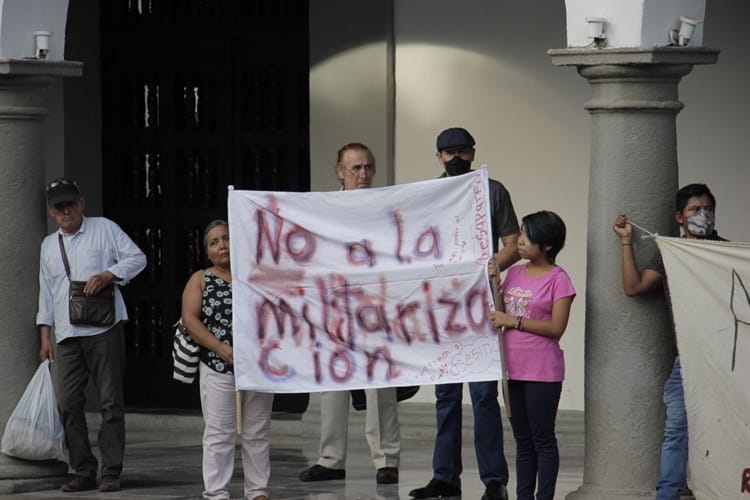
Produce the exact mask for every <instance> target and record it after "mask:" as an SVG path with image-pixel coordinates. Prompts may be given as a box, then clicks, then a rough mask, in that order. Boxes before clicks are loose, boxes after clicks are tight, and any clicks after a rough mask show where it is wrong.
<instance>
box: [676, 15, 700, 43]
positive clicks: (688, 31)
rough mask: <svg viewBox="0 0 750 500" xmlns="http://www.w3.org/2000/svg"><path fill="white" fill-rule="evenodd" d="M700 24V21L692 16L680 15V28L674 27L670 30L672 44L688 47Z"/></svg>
mask: <svg viewBox="0 0 750 500" xmlns="http://www.w3.org/2000/svg"><path fill="white" fill-rule="evenodd" d="M698 24H700V21H699V20H697V19H694V18H692V17H687V16H680V29H673V30H670V31H669V42H670V43H671V44H672V45H679V46H680V47H687V45H688V44H689V43H690V39H691V38H692V37H693V32H695V27H696V26H698Z"/></svg>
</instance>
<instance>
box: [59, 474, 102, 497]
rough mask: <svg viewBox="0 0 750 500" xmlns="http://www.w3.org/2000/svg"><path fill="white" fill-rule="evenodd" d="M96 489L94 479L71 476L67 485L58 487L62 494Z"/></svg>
mask: <svg viewBox="0 0 750 500" xmlns="http://www.w3.org/2000/svg"><path fill="white" fill-rule="evenodd" d="M95 488H96V478H95V477H89V476H73V478H72V479H71V480H70V481H68V482H67V483H63V485H62V486H60V491H62V492H63V493H73V492H75V491H86V490H93V489H95Z"/></svg>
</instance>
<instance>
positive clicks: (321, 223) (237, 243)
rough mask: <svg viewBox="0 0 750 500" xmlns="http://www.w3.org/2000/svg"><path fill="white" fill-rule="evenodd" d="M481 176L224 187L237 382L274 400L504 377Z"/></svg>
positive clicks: (485, 186) (485, 195)
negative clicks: (348, 187)
mask: <svg viewBox="0 0 750 500" xmlns="http://www.w3.org/2000/svg"><path fill="white" fill-rule="evenodd" d="M488 205H489V194H488V183H487V172H486V170H485V169H481V170H477V171H473V172H471V173H469V174H466V175H462V176H457V177H448V178H442V179H436V180H431V181H425V182H417V183H413V184H405V185H400V186H392V187H386V188H373V189H358V190H353V191H338V192H326V193H322V192H314V193H281V192H261V191H239V190H230V192H229V226H230V235H231V239H230V241H231V259H232V274H233V292H232V295H233V318H232V321H233V330H234V360H235V379H236V384H237V387H238V388H239V389H248V390H258V391H268V392H280V393H284V392H315V391H324V390H339V389H354V388H377V387H388V386H410V385H423V384H436V383H449V382H465V381H477V380H492V379H499V378H500V376H501V375H500V374H501V369H500V358H499V354H498V343H497V334H496V332H495V331H494V329H493V328H492V325H491V323H490V320H489V312H490V310H491V307H492V306H491V304H492V298H491V293H490V290H489V280H488V273H487V262H488V259H489V258H490V257H491V255H492V243H491V226H490V216H489V206H488Z"/></svg>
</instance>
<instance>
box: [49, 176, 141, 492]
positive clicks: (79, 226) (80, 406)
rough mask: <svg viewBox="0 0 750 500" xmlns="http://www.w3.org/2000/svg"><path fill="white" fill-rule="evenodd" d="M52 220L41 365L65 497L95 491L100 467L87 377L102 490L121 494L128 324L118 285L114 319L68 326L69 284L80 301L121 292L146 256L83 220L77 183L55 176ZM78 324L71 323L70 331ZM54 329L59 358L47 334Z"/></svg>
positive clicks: (96, 221) (101, 224) (107, 223)
mask: <svg viewBox="0 0 750 500" xmlns="http://www.w3.org/2000/svg"><path fill="white" fill-rule="evenodd" d="M47 206H48V209H49V214H50V215H51V216H52V218H53V219H54V220H55V222H56V223H57V225H58V227H59V229H58V230H57V231H55V232H54V233H52V234H50V235H49V236H47V237H46V238H44V241H42V249H41V256H40V266H39V310H38V313H37V316H36V323H37V325H38V327H39V334H40V341H41V347H40V349H39V357H40V358H41V359H42V360H45V359H49V360H50V361H55V364H56V366H57V375H58V376H57V377H56V380H55V393H56V394H57V403H58V407H59V408H60V413H61V416H62V422H63V427H64V429H65V441H66V444H67V446H68V451H69V453H70V467H71V468H72V469H73V470H74V471H75V474H74V475H73V477H72V478H71V479H70V480H69V481H67V482H66V483H64V484H63V485H62V486H61V487H60V491H62V492H66V493H67V492H75V491H84V490H91V489H94V488H96V473H97V467H98V462H97V459H96V457H95V456H94V455H93V453H92V452H91V444H90V443H89V437H88V428H87V426H86V414H85V412H84V400H85V398H84V390H85V388H86V384H87V382H88V380H89V378H91V379H92V380H93V382H94V386H95V387H96V390H97V391H98V396H99V404H100V406H101V412H102V422H101V426H100V429H99V436H98V439H97V442H98V445H99V451H100V453H101V460H102V468H101V474H102V478H101V483H100V485H99V491H102V492H108V491H117V490H119V489H120V472H121V471H122V458H123V453H124V450H125V410H124V402H123V378H124V371H125V333H124V330H123V322H124V321H126V320H127V319H128V315H127V311H126V309H125V302H124V301H123V298H122V294H121V293H120V290H119V289H118V286H115V287H114V301H115V315H114V322H113V323H112V324H111V325H104V326H101V325H93V324H80V323H77V322H74V321H71V317H70V309H69V294H70V282H71V281H83V282H85V283H86V284H85V286H84V288H83V294H84V295H85V296H94V295H97V294H98V293H99V292H100V291H101V290H102V289H104V288H105V287H107V286H108V285H110V284H111V283H114V284H115V285H119V286H122V285H125V284H126V283H127V282H128V281H130V280H131V279H133V278H134V277H135V276H136V275H138V273H139V272H141V271H142V270H143V268H144V267H146V256H145V255H144V254H143V252H141V250H140V249H139V248H138V246H136V244H135V243H133V240H131V239H130V238H129V237H128V235H127V234H125V233H124V232H123V231H122V229H120V227H119V226H118V225H117V224H115V223H114V222H112V221H111V220H109V219H105V218H104V217H85V216H84V215H83V210H84V207H85V202H84V199H83V196H82V195H81V192H80V190H79V189H78V184H76V182H75V181H73V180H72V179H69V178H67V177H58V178H57V179H55V180H54V181H52V182H50V183H49V185H47ZM74 323H75V324H74ZM53 327H54V329H55V342H56V343H57V349H56V353H55V350H54V349H53V344H52V338H51V332H52V328H53Z"/></svg>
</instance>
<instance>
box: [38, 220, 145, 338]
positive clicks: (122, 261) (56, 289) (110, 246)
mask: <svg viewBox="0 0 750 500" xmlns="http://www.w3.org/2000/svg"><path fill="white" fill-rule="evenodd" d="M60 234H62V235H63V244H64V245H65V252H66V253H67V255H68V262H69V264H70V279H71V280H73V281H88V279H89V278H91V276H93V275H95V274H99V273H101V272H103V271H105V270H107V271H109V272H111V273H112V274H114V275H115V276H116V278H115V281H114V283H116V284H117V285H120V286H122V285H125V284H127V283H128V282H129V281H130V280H131V279H133V278H134V277H136V276H137V275H138V273H140V272H141V271H142V270H143V268H144V267H146V256H145V255H144V254H143V252H141V250H140V248H138V246H137V245H136V244H135V243H134V242H133V240H131V239H130V237H128V235H127V234H125V232H124V231H123V230H122V229H120V227H119V226H118V225H117V224H115V223H114V222H112V221H111V220H109V219H106V218H104V217H84V218H83V222H82V223H81V227H80V228H79V229H78V232H76V234H74V235H72V236H71V235H66V234H65V233H63V232H62V229H58V230H57V231H55V232H54V233H52V234H50V235H48V236H47V237H46V238H44V240H43V241H42V249H41V255H40V265H39V310H38V312H37V315H36V324H37V325H49V326H54V327H55V340H56V341H57V342H61V341H63V340H65V339H66V338H68V337H84V336H89V335H98V334H100V333H103V332H105V331H107V330H109V329H110V328H111V326H88V325H71V324H70V316H69V312H68V291H69V281H68V277H67V275H66V273H65V265H64V264H63V260H62V255H61V253H60V244H59V243H58V235H60ZM127 319H128V313H127V310H126V308H125V301H124V300H123V298H122V294H121V293H120V290H119V287H115V321H116V322H119V321H123V320H127Z"/></svg>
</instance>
